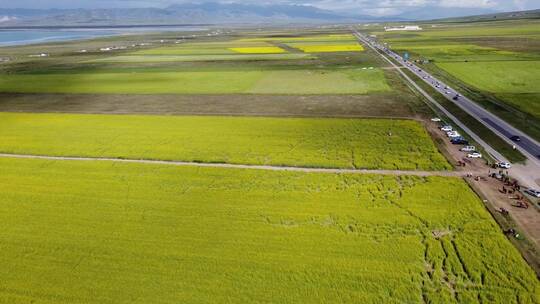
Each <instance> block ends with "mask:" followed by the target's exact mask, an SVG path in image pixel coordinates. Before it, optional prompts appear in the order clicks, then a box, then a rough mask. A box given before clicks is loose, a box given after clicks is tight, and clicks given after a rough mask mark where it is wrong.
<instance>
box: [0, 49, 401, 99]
mask: <svg viewBox="0 0 540 304" xmlns="http://www.w3.org/2000/svg"><path fill="white" fill-rule="evenodd" d="M239 56H242V55H239ZM124 58H125V57H124ZM113 60H114V59H113ZM389 91H391V89H390V87H389V85H388V83H387V82H386V78H385V76H384V73H383V71H382V70H380V69H376V70H373V71H364V70H362V69H359V68H344V69H321V70H318V69H291V70H288V69H283V68H282V69H269V70H264V69H257V68H245V69H239V68H235V69H234V68H232V69H226V70H223V69H215V70H214V69H210V70H187V71H186V70H179V71H170V70H167V71H164V70H158V69H154V70H143V71H136V72H134V71H130V70H127V71H125V72H124V71H115V70H113V71H84V70H80V71H74V72H69V73H65V72H62V73H36V74H13V75H0V92H10V93H64V94H69V93H82V94H145V95H150V94H367V93H372V92H373V93H377V92H389Z"/></svg>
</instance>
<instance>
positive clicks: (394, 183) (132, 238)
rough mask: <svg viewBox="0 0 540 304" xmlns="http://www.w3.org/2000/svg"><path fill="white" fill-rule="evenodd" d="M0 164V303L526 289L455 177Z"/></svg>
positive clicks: (491, 226) (515, 264)
mask: <svg viewBox="0 0 540 304" xmlns="http://www.w3.org/2000/svg"><path fill="white" fill-rule="evenodd" d="M0 167H2V170H0V198H1V201H2V204H0V228H1V229H0V244H2V245H1V246H2V250H0V260H1V261H5V262H6V263H3V266H2V267H0V299H1V301H0V302H3V303H10V304H17V303H28V302H39V303H179V302H181V303H216V302H220V303H248V302H249V303H253V302H260V303H262V302H274V303H331V302H341V303H382V302H384V303H422V302H428V303H457V302H459V303H479V302H483V303H540V298H539V295H540V285H539V282H538V280H537V279H536V277H535V275H534V273H533V271H532V270H531V269H530V268H529V267H528V266H527V265H526V264H525V262H524V261H523V259H522V258H521V256H520V255H519V253H518V251H517V250H516V249H515V248H513V247H512V245H511V244H510V243H509V242H508V241H507V240H506V239H505V238H504V236H503V234H502V233H500V231H499V228H498V227H497V225H496V224H495V222H494V221H493V220H492V218H491V217H490V215H489V214H488V213H487V212H486V210H485V209H484V207H483V206H482V204H481V202H480V201H479V199H478V198H477V197H476V195H475V194H474V193H473V192H472V191H471V190H470V189H469V188H468V186H467V185H466V184H465V183H464V182H463V181H462V180H460V179H454V178H439V177H432V178H419V177H389V176H375V175H372V176H371V175H365V176H364V175H361V176H359V175H354V176H351V175H335V174H305V173H285V172H261V171H254V170H231V169H211V168H188V167H182V168H180V167H169V166H155V165H137V164H112V163H100V162H52V161H44V160H16V159H6V158H3V159H0Z"/></svg>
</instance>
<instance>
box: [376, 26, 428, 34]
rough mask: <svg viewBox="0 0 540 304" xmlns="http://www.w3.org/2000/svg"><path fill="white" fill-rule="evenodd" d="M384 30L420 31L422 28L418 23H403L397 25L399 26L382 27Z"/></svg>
mask: <svg viewBox="0 0 540 304" xmlns="http://www.w3.org/2000/svg"><path fill="white" fill-rule="evenodd" d="M384 30H385V31H387V32H392V31H421V30H422V28H421V27H419V26H418V25H404V26H399V27H386V26H385V27H384Z"/></svg>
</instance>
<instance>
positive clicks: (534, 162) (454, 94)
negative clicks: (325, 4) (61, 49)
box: [355, 31, 540, 184]
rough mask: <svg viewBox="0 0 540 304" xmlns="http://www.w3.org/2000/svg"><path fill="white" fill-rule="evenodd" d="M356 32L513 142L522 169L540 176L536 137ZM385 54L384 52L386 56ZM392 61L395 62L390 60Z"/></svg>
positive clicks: (499, 157)
mask: <svg viewBox="0 0 540 304" xmlns="http://www.w3.org/2000/svg"><path fill="white" fill-rule="evenodd" d="M355 35H356V36H357V38H358V39H359V40H360V41H361V42H362V43H364V44H366V45H368V46H369V47H371V48H373V49H375V50H378V51H379V52H380V55H381V56H382V57H383V58H385V59H387V60H388V58H387V57H391V58H392V59H394V60H395V61H396V62H398V64H399V65H401V67H404V68H406V69H408V70H409V71H411V72H412V73H414V74H415V75H417V76H418V77H419V78H420V79H422V80H423V81H424V82H425V83H427V84H428V85H430V86H431V87H432V88H433V89H435V90H436V91H438V92H439V93H441V94H442V95H443V96H445V97H446V98H447V99H448V100H449V101H451V102H453V103H454V104H456V105H458V106H459V107H460V108H461V109H463V110H464V111H465V112H467V113H468V114H469V115H471V116H473V117H474V118H476V119H477V120H478V121H480V122H481V123H482V124H484V125H485V126H486V127H487V128H489V129H490V130H492V131H493V132H494V133H495V134H497V135H498V136H500V137H501V138H502V139H503V140H505V141H506V142H508V143H509V144H510V145H515V146H516V149H518V150H519V151H520V152H522V153H523V154H524V155H525V156H526V157H527V158H528V161H527V164H526V166H525V167H524V169H526V171H528V172H527V173H528V175H529V178H528V179H530V177H531V174H532V175H533V178H535V179H537V178H540V143H538V141H536V140H534V139H533V138H531V137H530V136H528V135H527V134H525V133H524V132H522V131H520V130H518V129H516V128H514V127H513V126H511V125H510V124H509V123H507V122H506V121H504V120H502V119H501V118H499V117H497V116H496V115H494V114H492V113H491V112H489V111H487V110H486V109H484V108H482V107H481V106H479V105H477V104H476V103H475V102H473V101H472V100H470V99H469V98H467V97H465V96H463V95H461V94H460V93H459V92H458V91H457V90H455V89H453V88H452V87H450V86H449V85H447V84H445V83H444V82H442V81H440V80H439V79H437V78H435V77H433V75H431V74H429V73H428V72H426V71H424V70H423V69H422V68H421V67H418V66H417V65H415V64H414V63H412V62H409V61H407V60H405V59H404V58H403V57H402V56H400V55H399V54H397V53H395V52H393V51H392V50H391V49H389V48H387V47H386V46H385V45H382V44H380V43H378V42H377V41H375V40H374V39H371V38H368V37H366V36H365V35H363V34H360V33H359V32H356V31H355ZM384 54H386V56H385V55H384ZM391 63H392V64H393V65H395V64H394V63H393V62H391ZM409 80H410V79H409ZM423 93H425V92H423ZM424 95H426V94H424ZM435 103H436V102H435ZM465 131H467V130H465ZM513 136H519V138H520V140H519V141H515V140H512V139H511V137H513ZM475 137H476V136H475ZM473 139H475V140H476V138H473ZM489 150H491V149H489ZM492 152H494V153H490V154H492V155H493V156H494V157H495V158H497V159H499V160H500V161H503V160H504V157H502V156H501V155H500V154H499V153H497V152H496V151H492ZM527 184H530V183H527Z"/></svg>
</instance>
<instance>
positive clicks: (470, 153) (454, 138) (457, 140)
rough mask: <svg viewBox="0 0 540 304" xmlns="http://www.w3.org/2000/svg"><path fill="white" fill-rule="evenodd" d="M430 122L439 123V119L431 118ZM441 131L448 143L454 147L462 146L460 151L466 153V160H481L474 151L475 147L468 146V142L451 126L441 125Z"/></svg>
mask: <svg viewBox="0 0 540 304" xmlns="http://www.w3.org/2000/svg"><path fill="white" fill-rule="evenodd" d="M432 121H434V122H440V121H441V119H440V118H433V119H432ZM440 129H441V131H443V132H446V136H448V138H449V139H450V142H451V143H452V144H454V145H462V146H463V147H462V148H461V149H460V150H461V151H463V152H466V153H467V157H468V158H482V154H480V153H479V152H477V151H476V147H475V146H471V145H469V141H468V140H467V139H465V138H464V137H463V136H462V135H461V134H460V133H459V132H458V131H456V130H454V128H453V127H452V126H451V125H443V126H441V127H440Z"/></svg>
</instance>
